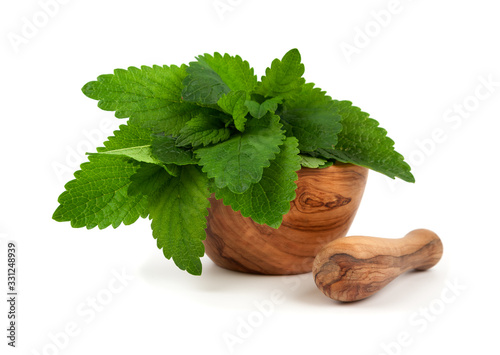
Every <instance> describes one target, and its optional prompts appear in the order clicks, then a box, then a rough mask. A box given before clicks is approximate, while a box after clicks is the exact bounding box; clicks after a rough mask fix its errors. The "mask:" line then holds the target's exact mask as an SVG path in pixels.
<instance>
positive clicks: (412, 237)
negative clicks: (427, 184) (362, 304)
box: [313, 229, 443, 302]
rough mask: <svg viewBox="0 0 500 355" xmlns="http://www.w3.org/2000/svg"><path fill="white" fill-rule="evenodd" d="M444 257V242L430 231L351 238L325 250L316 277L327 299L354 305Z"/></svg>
mask: <svg viewBox="0 0 500 355" xmlns="http://www.w3.org/2000/svg"><path fill="white" fill-rule="evenodd" d="M442 255H443V244H442V242H441V240H440V239H439V237H438V236H437V235H436V234H435V233H434V232H432V231H430V230H427V229H416V230H414V231H412V232H410V233H408V234H407V235H406V236H405V237H403V238H400V239H385V238H374V237H361V236H354V237H347V238H342V239H337V240H334V241H333V242H331V243H329V244H327V245H326V246H325V247H324V248H323V249H321V251H320V252H319V253H318V255H317V256H316V259H315V260H314V264H313V276H314V281H315V282H316V286H318V288H319V289H320V290H321V291H322V292H323V293H324V294H325V295H326V296H328V297H330V298H332V299H334V300H338V301H342V302H352V301H358V300H361V299H364V298H366V297H369V296H371V295H373V294H374V293H375V292H377V291H379V290H380V289H382V288H383V287H384V286H386V285H387V284H388V283H389V282H391V281H392V280H394V279H395V278H396V277H398V276H399V275H401V274H402V273H404V272H406V271H408V270H412V269H414V270H427V269H429V268H431V267H433V266H434V265H436V264H437V263H438V261H439V260H440V259H441V256H442Z"/></svg>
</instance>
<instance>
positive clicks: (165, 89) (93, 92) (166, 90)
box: [82, 65, 200, 135]
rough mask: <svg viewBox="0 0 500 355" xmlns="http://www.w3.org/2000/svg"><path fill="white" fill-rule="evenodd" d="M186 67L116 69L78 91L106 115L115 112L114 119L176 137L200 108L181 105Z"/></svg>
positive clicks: (185, 104) (186, 104)
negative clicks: (137, 124)
mask: <svg viewBox="0 0 500 355" xmlns="http://www.w3.org/2000/svg"><path fill="white" fill-rule="evenodd" d="M186 75H187V74H186V66H185V65H183V66H181V67H177V66H175V65H172V66H166V65H165V66H162V67H160V66H157V65H155V66H153V67H147V66H142V67H141V69H139V68H135V67H129V68H128V70H124V69H116V70H115V71H114V74H105V75H101V76H99V77H98V78H97V81H91V82H89V83H87V84H86V85H85V86H84V87H83V88H82V91H83V93H84V94H85V95H87V96H88V97H90V98H91V99H95V100H99V103H98V106H99V107H100V108H101V109H103V110H106V111H116V112H115V116H116V117H118V118H127V117H130V120H131V121H132V122H135V123H140V125H141V126H144V127H148V128H151V129H153V130H154V131H155V132H165V133H167V134H173V135H177V134H178V133H179V131H180V130H181V129H182V127H183V126H184V124H185V123H186V122H187V121H189V120H190V119H191V118H192V117H193V115H194V114H195V113H196V112H198V110H200V107H198V106H196V105H192V104H188V103H183V102H182V99H181V93H182V81H183V79H184V78H185V77H186Z"/></svg>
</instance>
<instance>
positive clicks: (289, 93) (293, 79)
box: [257, 49, 305, 99]
mask: <svg viewBox="0 0 500 355" xmlns="http://www.w3.org/2000/svg"><path fill="white" fill-rule="evenodd" d="M304 71H305V68H304V64H302V63H301V58H300V53H299V51H298V50H297V49H292V50H290V51H289V52H288V53H286V54H285V55H284V57H283V59H281V60H279V59H275V60H273V62H272V63H271V67H270V68H267V69H266V76H263V77H262V81H261V84H260V85H259V87H258V89H257V93H259V94H261V95H263V96H266V97H269V96H271V97H277V96H279V97H281V98H283V99H289V98H291V97H294V96H296V95H297V94H299V93H300V90H301V88H302V86H303V85H304V83H305V80H304V78H302V75H303V74H304Z"/></svg>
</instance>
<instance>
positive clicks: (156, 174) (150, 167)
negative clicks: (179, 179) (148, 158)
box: [127, 163, 180, 196]
mask: <svg viewBox="0 0 500 355" xmlns="http://www.w3.org/2000/svg"><path fill="white" fill-rule="evenodd" d="M179 172H180V171H179ZM171 177H172V175H170V174H168V173H167V171H166V170H165V169H164V168H163V167H162V166H160V165H156V164H144V163H143V164H141V165H140V166H139V168H138V169H137V171H136V172H135V173H134V174H133V175H132V176H131V177H130V182H131V183H130V185H129V187H128V191H127V193H128V195H129V196H136V195H139V194H143V195H147V196H154V195H155V194H157V193H159V191H161V190H162V189H163V187H164V186H165V184H167V183H168V181H169V180H170V178H171Z"/></svg>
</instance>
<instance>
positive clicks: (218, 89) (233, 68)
mask: <svg viewBox="0 0 500 355" xmlns="http://www.w3.org/2000/svg"><path fill="white" fill-rule="evenodd" d="M196 59H197V61H196V62H191V63H189V67H188V68H187V73H188V75H187V77H186V78H185V79H184V81H183V85H184V89H183V90H182V98H183V99H184V100H185V101H188V102H194V103H199V104H205V105H210V104H216V103H217V101H218V100H219V99H220V98H221V96H222V95H224V94H227V93H229V92H230V91H239V90H243V91H245V92H248V93H249V92H251V91H252V90H253V89H254V88H255V86H256V85H257V76H255V75H254V72H253V68H250V65H249V64H248V62H247V61H243V60H242V59H241V57H240V56H235V57H233V56H230V55H229V54H225V55H224V56H222V55H220V54H219V53H215V54H214V55H213V56H211V55H210V54H205V55H201V56H198V57H197V58H196Z"/></svg>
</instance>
